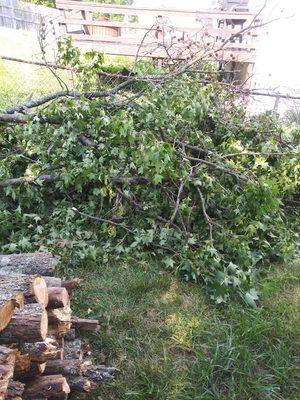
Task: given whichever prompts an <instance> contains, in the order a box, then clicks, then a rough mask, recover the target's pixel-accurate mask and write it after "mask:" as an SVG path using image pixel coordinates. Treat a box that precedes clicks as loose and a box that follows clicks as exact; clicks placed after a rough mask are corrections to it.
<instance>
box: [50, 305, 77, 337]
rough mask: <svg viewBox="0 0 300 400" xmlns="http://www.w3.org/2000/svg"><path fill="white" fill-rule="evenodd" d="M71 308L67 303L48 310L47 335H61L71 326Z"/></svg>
mask: <svg viewBox="0 0 300 400" xmlns="http://www.w3.org/2000/svg"><path fill="white" fill-rule="evenodd" d="M71 312H72V311H71V308H70V306H69V305H67V306H65V307H62V308H54V309H53V310H49V311H48V320H49V335H52V336H54V337H56V338H59V337H63V336H64V335H65V334H66V333H67V332H68V330H69V329H70V328H71Z"/></svg>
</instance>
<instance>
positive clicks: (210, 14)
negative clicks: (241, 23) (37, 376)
mask: <svg viewBox="0 0 300 400" xmlns="http://www.w3.org/2000/svg"><path fill="white" fill-rule="evenodd" d="M56 8H58V9H59V10H82V11H97V12H100V13H104V14H121V15H139V14H140V15H145V14H147V15H155V16H176V17H178V16H179V17H195V18H196V17H197V18H200V17H201V18H216V19H246V20H247V19H250V18H251V19H252V18H254V17H255V14H254V13H250V12H232V11H231V12H228V11H207V10H205V11H203V10H202V11H201V10H195V11H191V10H180V9H176V8H152V7H132V6H127V5H117V4H113V5H112V4H99V3H92V2H83V1H72V0H71V1H69V0H58V1H56Z"/></svg>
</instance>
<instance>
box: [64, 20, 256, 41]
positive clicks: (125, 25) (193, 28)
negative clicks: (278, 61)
mask: <svg viewBox="0 0 300 400" xmlns="http://www.w3.org/2000/svg"><path fill="white" fill-rule="evenodd" d="M59 24H67V25H82V26H99V27H112V28H129V29H141V30H147V31H148V30H149V29H150V28H151V26H152V25H151V24H138V23H134V22H120V21H96V20H95V21H92V20H84V19H80V18H60V19H59ZM157 26H159V24H157ZM153 30H155V27H154V28H153ZM166 30H167V31H168V30H170V31H174V32H195V33H197V32H208V33H209V34H214V35H219V36H222V37H224V35H227V36H230V35H233V34H234V33H238V32H239V29H229V28H204V27H203V26H200V24H199V27H197V26H180V25H176V26H175V27H166ZM254 32H255V29H252V30H251V31H248V32H247V33H246V34H244V35H243V36H244V37H245V36H250V35H251V36H252V35H253V34H254Z"/></svg>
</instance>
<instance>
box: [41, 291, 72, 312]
mask: <svg viewBox="0 0 300 400" xmlns="http://www.w3.org/2000/svg"><path fill="white" fill-rule="evenodd" d="M48 297H49V300H48V306H47V309H48V310H51V309H53V308H63V307H65V306H67V305H68V304H69V303H70V297H69V294H68V292H67V289H66V288H64V287H48Z"/></svg>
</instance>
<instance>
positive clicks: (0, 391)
mask: <svg viewBox="0 0 300 400" xmlns="http://www.w3.org/2000/svg"><path fill="white" fill-rule="evenodd" d="M15 359H16V350H15V349H10V348H7V347H4V346H0V399H4V398H5V395H6V392H7V388H8V384H9V381H10V379H11V378H12V376H13V373H14V367H15Z"/></svg>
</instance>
